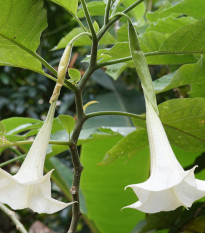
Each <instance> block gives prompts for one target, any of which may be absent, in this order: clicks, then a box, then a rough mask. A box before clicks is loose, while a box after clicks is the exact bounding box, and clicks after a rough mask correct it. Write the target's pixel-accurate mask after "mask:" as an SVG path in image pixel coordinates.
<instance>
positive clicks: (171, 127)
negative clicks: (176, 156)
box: [133, 98, 205, 152]
mask: <svg viewBox="0 0 205 233" xmlns="http://www.w3.org/2000/svg"><path fill="white" fill-rule="evenodd" d="M159 112H160V119H161V121H162V123H163V125H164V127H165V130H166V132H167V135H168V137H169V140H170V142H171V143H172V144H175V145H177V146H178V147H180V148H183V149H184V150H185V151H193V152H194V151H203V150H204V149H205V134H204V127H205V99H204V98H193V99H173V100H169V101H166V102H164V103H162V104H160V105H159ZM133 122H134V124H135V125H136V126H138V127H139V126H141V127H144V128H146V124H145V120H144V121H143V120H140V119H137V118H135V119H133Z"/></svg>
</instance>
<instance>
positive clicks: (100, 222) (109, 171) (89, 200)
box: [81, 135, 149, 233]
mask: <svg viewBox="0 0 205 233" xmlns="http://www.w3.org/2000/svg"><path fill="white" fill-rule="evenodd" d="M119 139H120V137H119V136H118V135H116V136H112V137H109V138H106V139H104V140H98V141H93V142H89V143H86V144H85V145H83V147H82V152H81V161H82V163H83V165H84V167H85V169H84V170H83V173H82V179H81V189H82V192H83V194H84V196H85V200H86V205H87V210H88V213H87V214H88V217H89V218H90V219H91V220H93V221H94V222H95V224H96V225H97V227H98V228H99V230H100V232H101V233H110V232H112V233H130V232H131V230H132V229H133V228H134V226H135V225H136V224H137V222H138V221H140V220H142V219H143V218H144V214H143V213H142V212H139V211H136V210H132V209H126V210H123V211H121V208H122V207H124V206H126V205H128V204H131V203H133V202H135V201H137V197H136V196H135V194H134V193H133V192H132V190H127V191H126V192H125V191H124V190H123V189H124V188H125V186H126V185H128V184H133V183H139V182H142V181H144V180H146V178H147V175H148V169H149V162H148V160H149V158H148V154H149V153H148V148H146V149H144V150H143V151H142V152H141V153H139V154H138V156H134V157H132V158H131V159H130V160H125V159H123V158H121V159H119V160H117V161H116V162H115V163H112V164H110V165H107V166H99V165H97V164H98V163H99V162H100V161H102V159H103V157H104V155H105V153H106V152H107V151H108V150H109V149H110V148H111V147H112V146H114V145H115V144H116V143H117V142H118V141H119Z"/></svg>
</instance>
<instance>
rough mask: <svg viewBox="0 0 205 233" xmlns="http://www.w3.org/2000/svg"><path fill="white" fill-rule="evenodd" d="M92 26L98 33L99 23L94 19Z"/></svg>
mask: <svg viewBox="0 0 205 233" xmlns="http://www.w3.org/2000/svg"><path fill="white" fill-rule="evenodd" d="M93 27H94V30H95V32H96V33H98V32H99V30H100V27H99V24H98V23H97V22H96V21H94V23H93Z"/></svg>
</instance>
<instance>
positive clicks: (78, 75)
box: [68, 68, 81, 83]
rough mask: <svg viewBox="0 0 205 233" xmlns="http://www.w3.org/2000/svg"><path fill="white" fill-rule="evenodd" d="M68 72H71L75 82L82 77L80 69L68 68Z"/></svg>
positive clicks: (70, 74)
mask: <svg viewBox="0 0 205 233" xmlns="http://www.w3.org/2000/svg"><path fill="white" fill-rule="evenodd" d="M68 74H69V76H70V78H71V80H72V82H74V83H77V82H78V81H79V80H80V78H81V74H80V71H79V70H76V69H73V68H69V69H68Z"/></svg>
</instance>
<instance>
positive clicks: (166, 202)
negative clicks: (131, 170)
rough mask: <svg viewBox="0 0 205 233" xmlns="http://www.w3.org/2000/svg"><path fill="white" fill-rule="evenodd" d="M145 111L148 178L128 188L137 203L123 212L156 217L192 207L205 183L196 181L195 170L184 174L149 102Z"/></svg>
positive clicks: (203, 189)
mask: <svg viewBox="0 0 205 233" xmlns="http://www.w3.org/2000/svg"><path fill="white" fill-rule="evenodd" d="M146 110H147V113H146V123H147V132H148V139H149V147H150V157H151V174H150V177H149V179H148V180H147V181H146V182H144V183H140V184H132V185H128V186H127V187H130V188H132V189H133V191H134V192H135V194H136V195H137V196H138V198H139V201H137V202H135V203H133V204H132V205H129V206H126V207H124V208H134V209H138V210H140V211H142V212H145V213H156V212H160V211H171V210H174V209H176V208H178V207H179V206H185V207H186V208H188V207H191V205H192V203H193V202H194V201H196V200H198V199H200V198H201V197H203V196H204V195H205V181H201V180H197V179H195V177H194V169H195V167H196V166H195V167H194V168H192V169H191V170H188V171H184V169H183V168H182V166H181V165H180V163H179V162H178V161H177V159H176V157H175V155H174V152H173V151H172V148H171V146H170V143H169V140H168V138H167V135H166V133H165V130H164V128H163V125H162V123H161V121H160V118H159V117H158V115H157V113H156V112H155V110H154V108H153V107H152V105H151V104H150V102H149V101H148V100H146ZM127 187H126V188H127ZM126 188H125V189H126Z"/></svg>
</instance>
